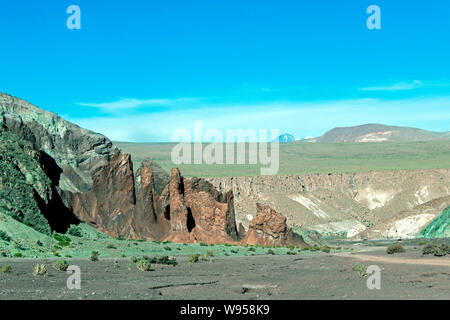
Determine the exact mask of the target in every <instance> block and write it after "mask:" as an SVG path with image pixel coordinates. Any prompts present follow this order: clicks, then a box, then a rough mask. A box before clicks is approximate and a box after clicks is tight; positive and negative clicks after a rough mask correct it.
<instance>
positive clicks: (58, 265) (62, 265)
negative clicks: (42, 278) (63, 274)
mask: <svg viewBox="0 0 450 320" xmlns="http://www.w3.org/2000/svg"><path fill="white" fill-rule="evenodd" d="M68 267H69V263H68V262H67V261H66V260H64V259H61V260H58V261H56V262H55V263H54V264H53V268H55V270H58V271H66V270H67V268H68Z"/></svg>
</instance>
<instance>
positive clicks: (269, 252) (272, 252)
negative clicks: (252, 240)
mask: <svg viewBox="0 0 450 320" xmlns="http://www.w3.org/2000/svg"><path fill="white" fill-rule="evenodd" d="M266 253H267V254H272V255H274V254H275V251H273V250H272V249H269V250H267V252H266Z"/></svg>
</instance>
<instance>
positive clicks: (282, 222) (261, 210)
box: [242, 203, 305, 246]
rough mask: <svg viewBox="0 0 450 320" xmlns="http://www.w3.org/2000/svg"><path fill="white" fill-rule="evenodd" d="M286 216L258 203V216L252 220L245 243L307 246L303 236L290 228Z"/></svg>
mask: <svg viewBox="0 0 450 320" xmlns="http://www.w3.org/2000/svg"><path fill="white" fill-rule="evenodd" d="M286 220H287V219H286V217H285V216H283V215H282V214H280V213H278V212H276V211H275V210H273V209H272V208H271V207H269V206H266V205H264V204H261V203H257V204H256V217H255V218H253V220H251V221H250V226H249V229H248V232H247V234H246V235H245V238H244V239H243V240H242V242H243V243H247V244H250V245H255V244H259V245H271V246H285V245H299V246H305V243H304V242H303V240H302V239H301V237H297V236H295V235H294V234H293V233H292V231H291V230H290V229H289V228H288V226H287V223H286Z"/></svg>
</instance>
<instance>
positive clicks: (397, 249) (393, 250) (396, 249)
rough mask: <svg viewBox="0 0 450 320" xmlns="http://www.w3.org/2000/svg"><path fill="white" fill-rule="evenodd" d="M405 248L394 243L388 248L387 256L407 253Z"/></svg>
mask: <svg viewBox="0 0 450 320" xmlns="http://www.w3.org/2000/svg"><path fill="white" fill-rule="evenodd" d="M405 251H406V250H405V248H403V246H402V245H401V244H400V243H394V244H392V245H390V246H389V247H387V249H386V252H387V254H394V253H400V252H405Z"/></svg>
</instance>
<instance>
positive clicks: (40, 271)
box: [33, 264, 47, 276]
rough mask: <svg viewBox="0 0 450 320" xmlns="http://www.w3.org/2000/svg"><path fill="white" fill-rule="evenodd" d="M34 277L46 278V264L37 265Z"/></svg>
mask: <svg viewBox="0 0 450 320" xmlns="http://www.w3.org/2000/svg"><path fill="white" fill-rule="evenodd" d="M33 275H34V276H45V275H47V266H46V265H45V264H37V265H35V266H34V269H33Z"/></svg>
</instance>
